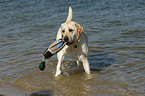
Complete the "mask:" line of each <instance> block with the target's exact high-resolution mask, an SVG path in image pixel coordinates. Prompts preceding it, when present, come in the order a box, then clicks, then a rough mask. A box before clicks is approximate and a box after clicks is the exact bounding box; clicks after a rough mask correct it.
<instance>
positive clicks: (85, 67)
mask: <svg viewBox="0 0 145 96" xmlns="http://www.w3.org/2000/svg"><path fill="white" fill-rule="evenodd" d="M82 63H83V67H84V70H85V73H87V74H90V66H89V62H88V59H87V58H85V57H84V58H83V60H82Z"/></svg>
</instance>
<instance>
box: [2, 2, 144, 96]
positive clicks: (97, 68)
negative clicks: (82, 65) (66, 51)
mask: <svg viewBox="0 0 145 96" xmlns="http://www.w3.org/2000/svg"><path fill="white" fill-rule="evenodd" d="M69 6H71V7H72V8H73V20H74V21H77V22H78V23H80V24H81V25H82V26H83V27H84V31H85V32H86V33H87V35H88V39H89V63H90V67H91V72H92V74H91V75H86V74H85V73H84V71H83V69H78V68H77V66H76V62H75V61H74V59H72V58H71V57H69V56H68V57H67V58H66V61H65V64H64V68H65V69H64V70H63V73H62V75H61V76H59V77H57V78H55V77H54V76H53V75H54V73H55V67H56V64H57V59H56V56H53V57H52V58H50V59H49V60H47V67H46V69H45V70H44V71H43V72H40V71H39V69H38V66H39V63H40V61H41V59H42V53H43V51H44V50H45V49H46V48H47V47H48V45H49V44H51V43H52V42H54V41H55V36H56V33H57V30H58V28H59V27H60V25H61V23H63V22H64V21H65V20H66V18H67V13H68V7H69ZM144 10H145V1H144V0H138V1H136V0H122V1H119V0H109V1H108V0H89V1H83V0H78V1H69V2H67V1H62V0H59V1H50V0H43V1H39V0H25V1H23V0H13V1H11V0H1V1H0V13H1V14H0V30H1V31H0V55H1V56H0V61H1V62H0V87H1V88H2V87H3V86H5V85H7V84H9V85H10V86H13V87H14V88H16V89H19V90H21V91H23V92H24V93H25V94H26V95H29V96H36V95H38V96H44V95H52V96H101V95H102V96H108V95H109V96H123V95H124V96H144V95H145V92H144V90H145V87H144V86H145V76H144V73H145V17H144V16H145V11H144ZM0 93H2V92H1V91H0ZM16 94H17V92H16Z"/></svg>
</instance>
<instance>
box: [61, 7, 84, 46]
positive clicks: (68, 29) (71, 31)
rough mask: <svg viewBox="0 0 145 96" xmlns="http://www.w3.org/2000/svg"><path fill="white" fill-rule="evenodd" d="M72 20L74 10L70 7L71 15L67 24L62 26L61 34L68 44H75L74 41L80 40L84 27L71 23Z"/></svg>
mask: <svg viewBox="0 0 145 96" xmlns="http://www.w3.org/2000/svg"><path fill="white" fill-rule="evenodd" d="M71 19H72V9H71V7H69V14H68V17H67V20H66V22H65V23H63V24H61V27H60V32H61V35H62V39H63V40H64V41H65V42H67V43H68V44H71V43H73V42H74V41H76V40H78V39H79V36H80V34H81V32H82V31H83V27H82V26H81V25H80V24H78V23H76V22H73V21H71Z"/></svg>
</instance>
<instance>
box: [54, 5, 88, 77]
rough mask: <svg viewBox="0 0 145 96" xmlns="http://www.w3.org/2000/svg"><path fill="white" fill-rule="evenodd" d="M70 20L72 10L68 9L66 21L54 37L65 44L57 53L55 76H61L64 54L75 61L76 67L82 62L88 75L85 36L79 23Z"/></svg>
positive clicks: (86, 40)
mask: <svg viewBox="0 0 145 96" xmlns="http://www.w3.org/2000/svg"><path fill="white" fill-rule="evenodd" d="M71 20H72V8H71V7H69V13H68V17H67V20H66V22H64V23H63V24H61V27H60V28H59V30H58V33H57V36H56V40H58V39H62V40H64V41H65V42H67V45H65V47H64V48H63V49H62V50H61V51H60V52H59V53H57V59H58V64H57V66H56V73H55V76H59V75H60V74H61V66H62V65H63V60H64V58H65V55H66V54H68V55H70V56H72V57H73V58H74V59H75V60H76V61H77V65H79V63H80V62H82V65H83V68H84V70H85V73H87V74H90V67H89V62H88V39H87V36H86V34H85V32H84V31H83V27H82V26H81V25H80V24H79V23H77V22H74V21H71Z"/></svg>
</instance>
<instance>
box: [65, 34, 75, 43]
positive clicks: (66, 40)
mask: <svg viewBox="0 0 145 96" xmlns="http://www.w3.org/2000/svg"><path fill="white" fill-rule="evenodd" d="M64 42H67V44H66V45H70V44H73V43H74V41H69V38H68V37H67V36H65V37H64Z"/></svg>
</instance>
